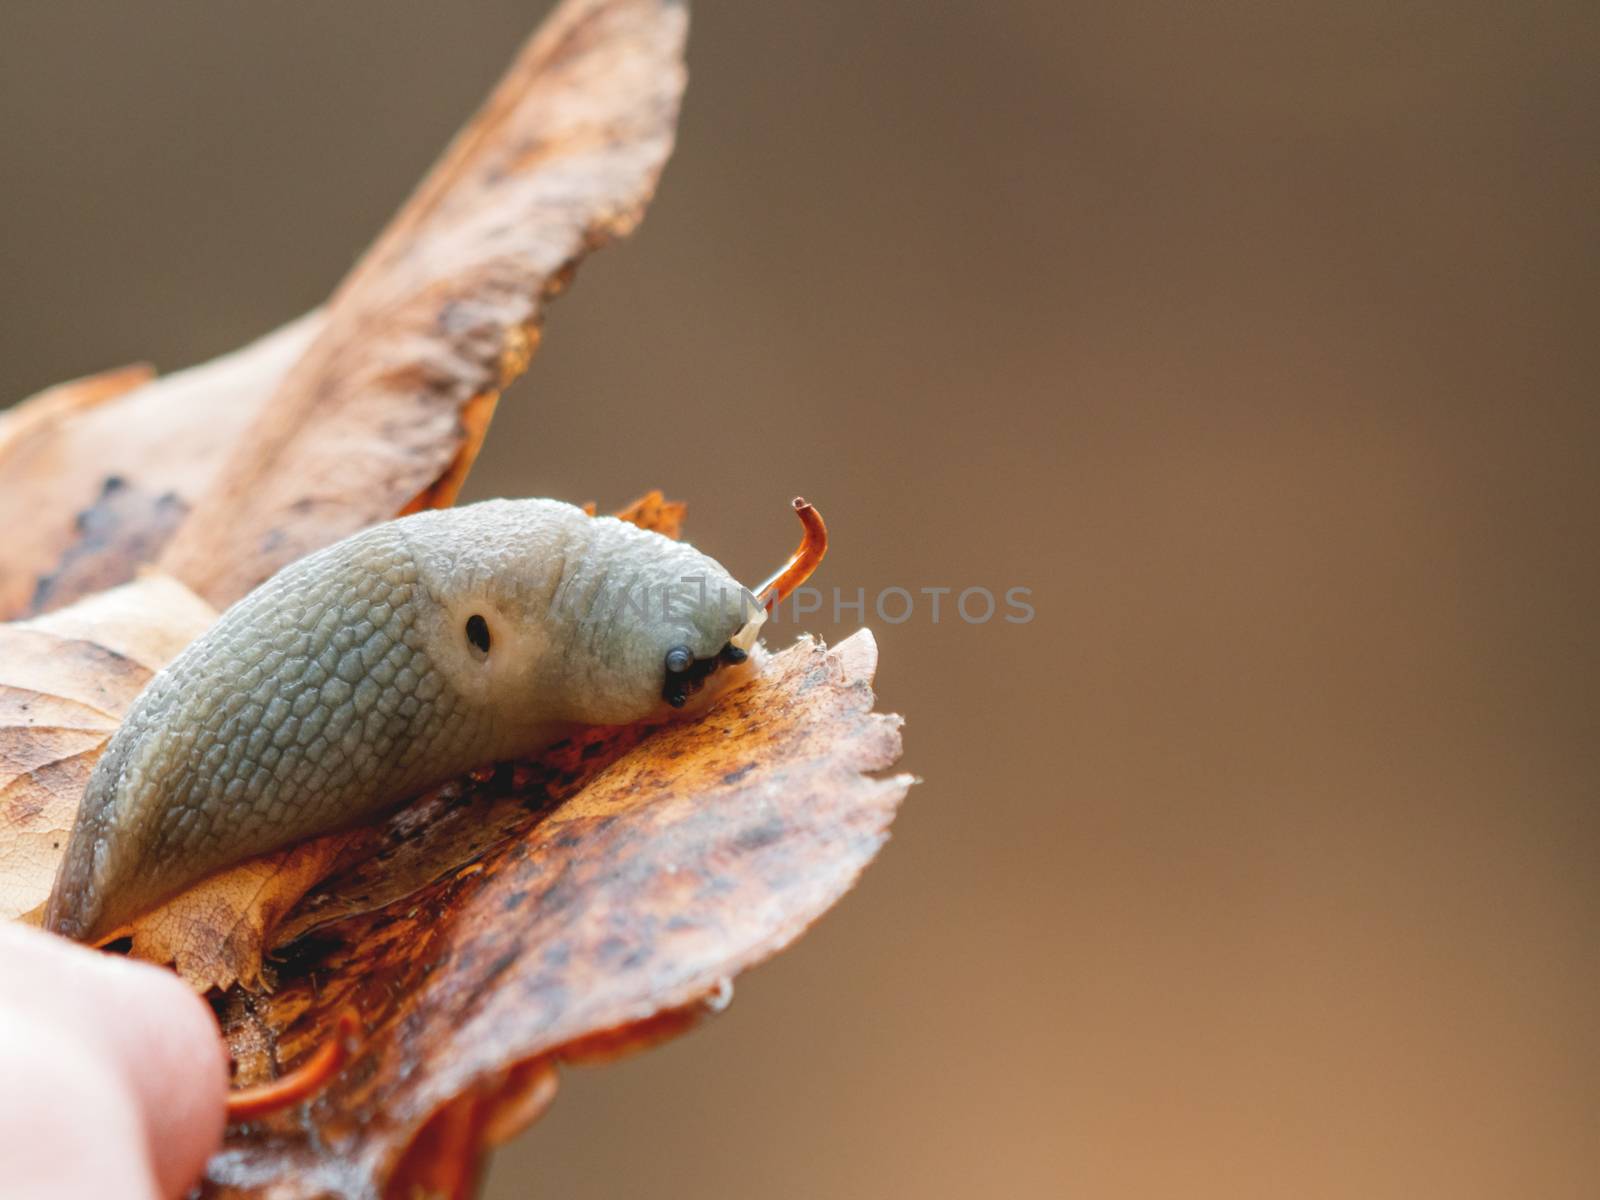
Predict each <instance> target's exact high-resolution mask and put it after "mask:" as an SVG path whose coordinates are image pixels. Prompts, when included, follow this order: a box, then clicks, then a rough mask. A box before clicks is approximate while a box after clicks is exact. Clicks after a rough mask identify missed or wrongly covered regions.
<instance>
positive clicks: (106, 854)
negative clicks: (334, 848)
mask: <svg viewBox="0 0 1600 1200" xmlns="http://www.w3.org/2000/svg"><path fill="white" fill-rule="evenodd" d="M795 509H796V511H797V512H798V513H799V514H800V516H801V519H802V521H803V522H804V523H805V526H806V539H805V541H803V542H802V545H801V549H800V551H797V552H796V554H795V556H794V557H793V558H792V559H791V560H790V561H789V563H788V564H787V565H786V566H785V567H784V568H783V569H782V570H780V571H779V572H778V574H777V575H775V576H774V577H773V579H772V580H769V581H768V583H767V584H765V585H763V587H762V588H761V589H760V590H759V591H760V595H759V596H757V597H756V603H755V604H751V603H750V599H751V597H750V594H749V593H746V592H744V591H743V590H742V589H741V588H740V587H739V585H738V584H737V583H735V582H734V580H733V578H732V577H731V576H730V575H729V574H728V572H727V571H725V570H724V569H723V568H722V566H720V565H719V564H718V563H717V562H715V561H714V560H712V559H710V558H708V557H707V556H705V555H704V554H701V553H699V552H698V551H696V550H695V549H694V548H693V547H691V546H688V545H685V544H683V543H680V542H675V541H672V540H671V539H669V538H666V537H663V536H661V535H660V534H657V533H652V532H648V531H645V530H642V529H639V528H637V527H635V526H633V525H631V524H628V523H626V522H624V521H620V520H617V519H615V518H612V517H592V516H590V515H589V514H587V513H586V512H584V511H583V510H582V509H579V508H575V507H573V506H572V505H568V504H563V503H560V502H558V501H554V500H493V501H486V502H484V503H480V504H472V505H467V506H464V507H461V508H454V509H446V510H443V511H437V512H426V513H419V514H417V515H415V516H410V517H404V518H401V519H399V520H396V521H390V522H387V523H385V524H383V525H378V526H375V527H373V528H371V529H368V530H365V531H363V532H361V533H358V534H355V535H354V536H352V537H349V538H346V539H345V540H344V541H341V542H338V543H336V544H335V545H332V546H329V547H328V548H327V549H325V550H322V551H320V552H318V553H316V554H312V555H310V556H308V557H306V558H304V559H301V560H300V561H299V562H296V563H294V564H292V565H290V566H288V567H286V568H284V569H283V570H282V571H280V572H279V573H278V574H277V575H275V576H273V577H272V578H271V579H269V580H268V581H267V582H266V583H264V584H262V585H261V586H260V587H259V588H257V589H256V590H255V591H253V592H251V593H250V594H249V595H248V596H246V597H244V599H242V600H240V601H239V602H238V603H237V604H235V605H234V606H233V607H231V608H230V609H228V610H227V611H226V612H225V613H224V614H223V615H222V616H221V617H220V618H219V619H218V620H217V623H216V624H215V625H214V626H212V628H211V629H210V630H209V631H207V632H206V633H205V635H203V636H202V637H201V638H199V639H198V640H197V641H195V642H194V643H193V644H192V645H191V646H189V647H188V648H187V649H186V650H185V651H184V652H183V653H182V654H181V655H179V656H178V657H177V658H176V659H175V660H173V662H172V663H171V664H170V665H169V666H168V667H167V668H166V669H165V670H163V671H161V672H160V673H159V674H157V675H156V676H155V677H154V678H153V679H152V680H151V681H150V683H149V684H148V686H146V688H145V689H144V691H142V692H141V693H140V694H139V696H138V697H137V699H136V700H135V701H134V703H133V705H132V707H131V708H130V709H129V711H128V714H127V717H126V718H125V720H124V721H123V724H122V726H121V727H120V728H119V729H118V731H117V733H116V734H115V736H113V737H112V739H111V741H110V743H109V744H108V746H107V747H106V750H105V753H104V754H103V755H102V756H101V758H100V761H99V763H98V764H97V765H96V767H95V769H94V771H93V773H92V775H91V777H90V780H89V784H88V787H87V789H86V791H85V793H84V797H83V801H82V803H81V805H80V807H79V812H78V817H77V821H76V824H75V826H74V828H73V830H72V834H71V836H70V838H69V839H68V843H67V850H66V856H65V858H64V859H63V860H62V863H61V867H60V870H59V872H58V874H57V876H56V881H55V886H54V888H53V890H52V891H51V894H50V899H49V903H48V906H47V908H46V912H45V927H46V928H47V929H50V930H53V931H55V932H57V933H60V934H63V935H65V936H68V937H72V938H76V939H78V940H80V941H86V942H100V941H104V940H106V939H107V938H108V937H110V936H111V935H113V934H114V933H116V932H117V931H119V930H121V929H123V928H126V926H127V925H128V923H129V922H130V921H131V920H132V919H133V918H135V917H137V916H138V915H140V914H141V913H143V912H145V911H147V910H149V909H150V908H152V907H154V906H155V905H157V904H158V903H160V902H161V901H163V900H164V899H166V898H168V897H169V896H171V895H173V894H175V893H176V892H179V891H181V890H183V889H184V888H186V887H188V886H190V885H191V884H194V883H196V882H198V881H200V880H201V879H203V878H205V877H206V876H208V875H211V874H214V873H215V872H217V871H219V870H222V869H223V868H225V867H228V866H232V865H234V864H236V863H239V862H241V861H243V860H245V859H247V858H251V857H254V856H256V855H260V854H265V853H268V852H270V851H273V850H277V849H281V848H283V847H285V846H288V845H291V844H293V843H295V842H299V841H303V840H305V839H308V838H311V837H316V836H319V835H321V834H325V833H330V832H333V831H335V830H338V829H342V828H347V827H350V826H353V825H356V824H359V823H361V822H363V821H365V820H368V819H370V818H371V817H373V816H375V815H376V814H378V813H380V812H382V811H383V810H385V809H386V808H389V807H392V806H393V805H394V804H396V803H397V802H399V801H402V800H404V799H406V798H408V797H410V796H412V795H415V794H416V793H418V792H419V791H422V790H424V789H426V788H428V787H430V786H432V785H434V784H437V783H440V782H443V781H445V780H447V779H450V778H452V777H454V776H456V775H459V774H461V773H462V772H464V771H467V770H469V769H471V768H473V767H475V766H479V765H483V764H486V763H491V762H495V761H498V760H504V759H508V758H515V757H520V756H524V755H528V754H531V753H533V752H535V751H537V750H539V749H541V748H542V747H544V746H546V745H548V744H549V743H550V742H552V741H555V740H557V739H559V738H560V737H562V736H564V735H565V734H566V733H567V732H568V731H570V729H571V728H572V727H573V726H575V725H619V724H626V723H629V722H634V721H640V720H645V719H649V718H651V717H657V716H660V715H663V714H666V713H668V712H670V711H672V710H673V709H674V708H682V707H685V706H688V705H690V703H691V699H692V703H693V705H695V706H699V705H703V704H704V703H706V702H707V701H708V699H709V698H710V696H711V695H713V694H714V693H715V692H717V691H720V690H723V688H724V687H725V685H726V684H728V683H731V682H735V681H737V679H738V678H739V677H740V676H741V675H742V674H743V673H744V672H746V671H747V670H748V666H747V660H748V655H749V651H750V649H751V647H752V645H753V644H754V642H755V640H756V637H757V636H758V634H759V632H760V629H761V624H762V621H763V620H764V619H765V617H766V610H767V609H769V608H770V607H771V606H772V604H774V603H777V602H778V601H780V600H781V599H782V597H783V596H784V595H787V594H788V592H789V591H792V590H793V588H794V587H795V586H798V584H799V582H801V581H803V579H804V578H805V576H806V575H809V573H810V571H811V569H812V568H813V567H814V566H815V564H816V561H817V560H818V559H820V557H821V549H822V547H823V546H825V544H826V533H825V530H823V527H822V524H821V520H820V518H819V517H817V516H816V512H815V509H812V508H811V507H810V506H809V505H806V504H805V503H804V501H801V500H796V501H795ZM819 539H820V541H819ZM714 673H715V674H716V678H715V679H712V678H711V677H712V675H713V674H714ZM708 684H709V685H710V686H707V685H708Z"/></svg>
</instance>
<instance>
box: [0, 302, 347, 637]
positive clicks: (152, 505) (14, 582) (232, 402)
mask: <svg viewBox="0 0 1600 1200" xmlns="http://www.w3.org/2000/svg"><path fill="white" fill-rule="evenodd" d="M317 323H318V317H317V315H316V314H311V315H309V316H306V317H302V318H300V320H298V321H295V322H293V323H292V324H289V325H286V326H284V327H283V328H282V329H280V330H278V331H277V332H276V333H273V334H270V335H268V336H267V337H264V338H262V339H261V340H259V341H257V342H254V343H252V344H251V345H249V346H246V347H244V348H243V349H242V350H238V351H236V352H234V353H233V354H230V355H227V356H225V357H223V358H219V359H217V360H215V361H213V362H210V363H206V364H205V365H203V366H199V367H192V368H190V369H189V370H186V371H179V372H176V373H174V374H171V375H164V376H162V377H161V378H160V379H157V380H154V381H153V382H152V381H151V380H150V374H151V372H150V369H149V368H148V367H123V368H121V369H119V370H116V371H108V372H105V373H104V374H101V375H95V376H91V377H90V378H88V379H80V380H76V381H74V382H72V383H64V384H61V385H59V386H57V387H54V388H51V389H50V390H49V391H46V392H41V393H40V394H39V395H37V396H34V397H32V398H31V399H29V400H24V401H23V402H22V403H21V404H18V405H17V406H16V407H14V408H12V409H11V410H10V411H8V412H6V413H4V414H0V528H4V529H5V530H6V531H7V535H6V544H5V547H4V549H3V550H0V620H9V619H11V618H15V617H21V616H28V615H32V614H35V613H41V612H47V611H49V610H52V609H56V608H61V607H63V606H64V605H67V604H70V603H71V602H72V601H74V600H77V599H79V598H81V597H83V596H87V595H91V594H93V593H94V592H98V591H101V590H103V589H105V588H109V587H114V586H115V585H117V584H119V583H126V582H127V581H128V580H130V579H132V578H133V576H134V572H135V571H136V570H137V569H138V568H139V567H140V566H141V565H143V564H145V563H148V562H150V561H151V560H153V559H154V558H155V556H156V555H157V554H159V553H160V552H161V549H162V547H163V546H165V545H166V542H167V539H168V538H169V537H171V536H172V533H173V531H174V530H175V529H176V528H177V527H178V523H179V522H180V521H181V520H182V519H183V517H184V516H185V514H187V513H188V512H189V510H190V509H191V508H192V507H193V506H194V503H195V500H196V498H197V497H198V496H199V495H200V493H201V492H203V491H204V490H205V489H206V488H207V487H208V486H209V485H210V483H211V481H212V477H213V476H214V475H215V474H216V471H217V468H218V466H219V465H220V464H221V462H222V459H223V456H224V454H225V453H226V451H227V450H228V448H229V447H230V446H231V445H232V443H233V440H234V439H235V438H236V437H237V436H238V435H239V432H240V430H241V429H243V428H244V426H245V424H246V423H247V422H248V421H249V420H250V419H251V418H252V417H254V416H255V414H256V413H257V411H258V410H259V409H260V407H261V404H262V402H263V401H264V400H266V398H267V397H268V396H269V395H271V393H272V392H273V390H274V389H275V388H276V387H277V385H278V383H279V381H280V380H281V379H282V378H283V374H284V372H285V371H286V370H287V369H288V367H289V364H290V363H292V362H293V361H294V360H295V359H296V358H297V357H298V356H299V355H300V354H301V353H302V352H303V351H304V349H305V347H306V346H307V345H308V344H309V342H310V340H311V337H312V335H313V334H314V333H315V332H316V329H317Z"/></svg>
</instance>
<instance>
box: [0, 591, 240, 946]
mask: <svg viewBox="0 0 1600 1200" xmlns="http://www.w3.org/2000/svg"><path fill="white" fill-rule="evenodd" d="M214 616H215V614H214V613H213V612H212V611H211V609H210V608H209V607H208V606H207V605H206V604H205V602H204V601H202V600H200V599H199V597H197V596H195V595H193V594H192V593H190V592H189V591H188V589H186V588H185V587H183V585H182V584H180V583H177V582H176V581H174V580H171V579H166V578H162V577H160V576H149V577H147V578H144V579H140V580H139V581H137V582H135V583H130V584H126V585H124V586H123V587H119V588H115V589H113V590H112V591H109V592H105V593H103V594H101V595H98V596H95V597H94V598H92V599H90V600H85V601H82V602H80V603H78V604H76V605H74V606H73V607H71V608H67V609H63V610H62V611H60V612H56V613H50V614H49V615H47V616H44V617H39V618H37V619H35V620H32V621H20V622H16V623H13V624H9V625H0V919H5V920H9V919H13V918H16V917H23V916H27V915H29V914H33V913H36V911H37V910H38V909H39V908H40V907H41V906H42V905H43V904H44V901H45V900H46V899H47V898H48V897H49V895H50V885H51V884H52V883H53V882H54V880H55V875H56V867H57V866H58V865H59V864H60V861H61V856H62V854H63V853H64V852H65V849H66V840H67V835H68V834H69V833H70V832H71V830H72V822H73V819H74V818H75V817H76V816H77V812H78V801H79V800H80V799H81V798H82V796H83V787H84V784H85V783H87V782H88V779H89V772H90V771H91V770H92V769H93V768H94V763H95V760H96V759H98V758H99V757H100V751H101V750H102V749H103V748H104V746H105V744H106V741H107V739H109V738H110V736H111V735H112V733H114V732H115V731H116V728H117V725H118V724H119V723H120V722H121V720H122V714H123V712H124V711H125V710H126V709H127V707H128V705H129V704H130V703H132V702H133V698H134V697H135V696H136V695H138V694H139V692H140V690H141V689H142V688H143V687H144V685H145V682H146V681H147V680H148V679H149V678H150V677H151V676H152V675H154V674H155V673H156V672H157V671H158V670H160V669H161V668H162V667H163V666H165V665H166V664H167V662H169V661H170V660H171V659H172V658H173V657H175V656H176V655H177V653H178V652H179V651H180V650H182V649H183V647H184V646H186V645H188V644H189V642H190V641H192V640H193V639H194V638H195V637H197V636H198V635H199V634H200V633H201V632H203V631H204V630H205V628H206V627H207V626H208V625H210V624H211V621H212V619H213V617H214Z"/></svg>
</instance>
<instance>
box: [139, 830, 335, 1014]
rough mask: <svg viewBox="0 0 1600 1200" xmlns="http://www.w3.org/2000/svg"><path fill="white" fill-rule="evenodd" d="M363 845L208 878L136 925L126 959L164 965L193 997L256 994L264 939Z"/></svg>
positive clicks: (320, 847) (323, 845)
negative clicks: (233, 991) (236, 988)
mask: <svg viewBox="0 0 1600 1200" xmlns="http://www.w3.org/2000/svg"><path fill="white" fill-rule="evenodd" d="M362 838H363V835H362V834H361V833H360V832H354V833H340V834H334V835H332V836H330V837H323V838H316V839H314V840H312V841H309V842H306V843H304V844H302V845H299V846H295V847H292V848H291V849H289V850H285V851H282V852H281V853H279V854H274V855H270V856H267V857H264V858H256V859H251V860H250V861H249V862H246V863H242V864H240V865H239V866H237V867H234V868H232V869H230V870H228V871H225V872H223V873H222V874H221V875H217V876H214V877H213V878H211V879H208V880H206V881H205V882H204V883H202V884H200V885H199V886H197V887H192V888H190V889H188V890H187V891H185V892H182V893H181V894H179V895H177V896H174V897H173V898H172V899H171V900H168V901H167V902H166V903H165V904H163V905H162V906H161V907H160V908H158V909H156V910H155V911H153V912H150V913H146V914H145V915H144V916H142V917H140V918H139V919H138V920H137V921H135V922H134V924H133V930H132V934H133V944H132V947H131V948H130V951H129V953H131V954H132V955H133V956H134V957H135V958H143V959H147V960H148V961H150V962H156V963H170V964H171V965H172V966H173V968H174V969H175V970H176V971H177V972H178V974H179V975H181V976H183V978H184V981H185V982H186V983H188V984H189V986H191V987H193V988H194V989H195V990H196V991H198V992H204V991H208V990H210V989H212V988H215V989H217V990H218V991H225V990H226V989H228V988H230V987H232V986H233V985H234V984H236V983H238V984H242V985H243V986H244V987H247V988H251V989H255V988H260V987H263V986H265V985H266V984H267V982H268V980H267V978H266V977H265V976H264V974H263V970H262V962H261V958H262V953H263V952H262V947H263V946H264V945H265V944H266V941H267V939H268V937H270V936H271V934H272V932H273V931H274V930H275V929H276V928H277V926H278V923H279V922H280V921H282V920H283V918H284V916H286V915H287V914H288V912H289V910H290V909H291V908H293V907H294V905H295V904H296V902H298V901H299V899H300V898H301V897H302V896H304V895H305V894H306V892H308V891H310V890H311V888H312V887H314V886H315V885H316V884H317V882H318V881H319V880H321V879H322V877H323V876H324V875H326V874H327V873H328V870H329V868H331V867H332V866H333V864H334V863H335V862H337V861H338V858H339V856H340V854H342V853H344V852H345V851H346V850H348V849H349V848H350V847H351V846H353V845H354V844H356V843H358V842H360V841H361V840H362Z"/></svg>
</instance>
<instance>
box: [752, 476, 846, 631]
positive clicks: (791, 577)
mask: <svg viewBox="0 0 1600 1200" xmlns="http://www.w3.org/2000/svg"><path fill="white" fill-rule="evenodd" d="M792 503H793V505H794V512H795V516H797V517H799V518H800V524H801V525H803V526H805V533H804V535H802V537H801V539H800V547H799V549H797V550H796V551H795V552H794V554H793V555H792V556H791V557H790V559H789V561H788V562H786V563H784V564H783V566H781V567H780V568H778V571H777V573H776V574H775V575H773V577H772V578H771V579H769V580H767V581H766V582H765V583H764V584H762V585H761V586H760V588H758V589H757V590H756V603H757V604H759V605H760V606H761V607H762V608H763V609H764V610H765V611H767V612H771V611H772V610H773V609H774V608H776V607H777V606H778V605H780V604H782V603H783V602H784V601H785V600H787V599H788V598H789V597H790V596H792V595H793V594H794V590H795V589H796V588H797V587H799V586H800V585H801V584H803V583H804V582H805V581H806V580H808V579H810V578H811V573H812V572H813V571H815V570H816V569H817V565H818V564H819V563H821V562H822V556H823V555H824V554H826V553H827V552H828V527H827V526H826V525H824V524H823V523H822V514H821V513H819V512H818V511H817V510H816V507H815V506H814V505H811V504H808V503H807V502H806V499H805V497H804V496H796V497H795V498H794V500H793V501H792Z"/></svg>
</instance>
